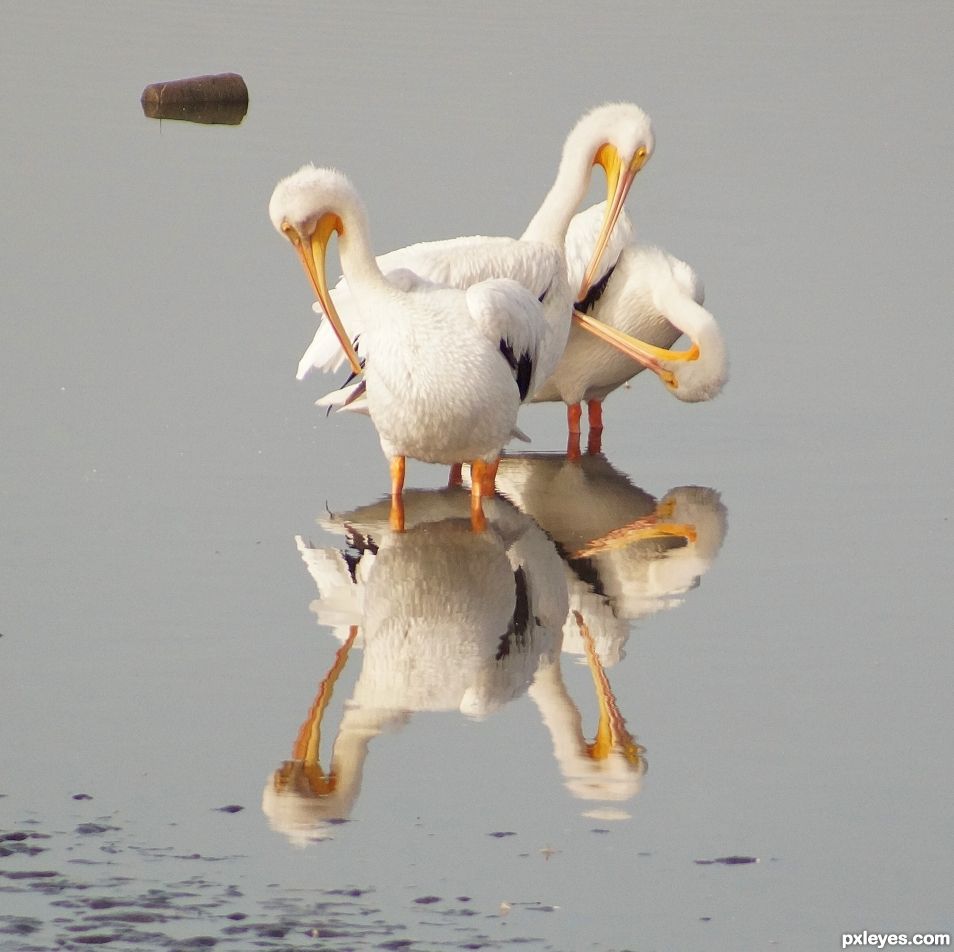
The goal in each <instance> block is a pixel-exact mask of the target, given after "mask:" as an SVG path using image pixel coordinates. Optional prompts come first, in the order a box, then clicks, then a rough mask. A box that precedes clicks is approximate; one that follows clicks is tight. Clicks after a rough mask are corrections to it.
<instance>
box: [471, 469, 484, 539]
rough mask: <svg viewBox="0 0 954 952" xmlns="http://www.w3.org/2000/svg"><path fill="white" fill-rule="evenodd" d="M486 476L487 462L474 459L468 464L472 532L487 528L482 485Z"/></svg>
mask: <svg viewBox="0 0 954 952" xmlns="http://www.w3.org/2000/svg"><path fill="white" fill-rule="evenodd" d="M486 477H487V464H486V463H485V462H484V461H483V460H482V459H475V460H474V461H473V462H472V463H471V464H470V527H471V529H473V530H474V532H483V531H484V529H486V528H487V519H486V518H485V516H484V506H483V487H484V480H485V479H486Z"/></svg>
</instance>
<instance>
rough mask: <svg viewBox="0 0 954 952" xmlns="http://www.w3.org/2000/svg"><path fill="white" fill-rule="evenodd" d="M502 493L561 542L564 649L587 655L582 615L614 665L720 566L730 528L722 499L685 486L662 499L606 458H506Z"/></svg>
mask: <svg viewBox="0 0 954 952" xmlns="http://www.w3.org/2000/svg"><path fill="white" fill-rule="evenodd" d="M496 482H497V489H498V491H499V492H500V493H502V494H503V496H504V497H505V498H506V499H509V500H510V501H511V502H512V503H514V505H516V506H518V507H519V508H520V509H521V510H522V511H523V512H525V513H526V514H527V515H528V516H530V517H531V518H532V519H533V520H534V521H535V522H536V523H537V524H538V525H539V526H540V527H541V528H542V529H543V530H544V532H546V533H547V535H548V536H549V537H550V538H551V539H552V540H553V543H554V545H556V547H557V549H558V551H559V552H560V553H561V555H562V557H563V559H564V560H565V564H566V570H565V571H566V576H567V588H568V591H569V593H570V615H569V616H568V617H567V620H566V624H565V625H564V628H563V650H564V652H570V653H572V654H585V653H586V651H585V641H581V636H580V629H579V625H578V624H577V622H576V621H575V619H574V618H573V615H572V613H573V610H578V611H579V612H581V613H582V615H583V617H584V619H585V622H586V624H587V626H588V628H589V631H590V632H591V633H592V637H593V641H594V644H595V648H596V651H597V654H598V656H599V658H600V660H601V661H602V663H603V664H604V665H606V666H607V667H609V666H611V665H614V664H616V663H617V662H618V661H619V660H620V659H621V658H622V657H623V656H624V650H623V649H624V646H625V644H626V641H627V640H628V638H629V634H630V629H631V627H632V624H633V622H635V621H638V620H640V619H644V618H647V617H649V616H650V615H653V614H655V613H657V612H661V611H668V610H670V609H673V608H675V607H677V606H678V605H680V604H681V603H682V602H683V600H684V599H685V598H686V597H687V594H688V593H689V592H691V591H693V590H694V589H695V588H696V587H697V586H698V585H699V583H700V580H701V579H702V577H703V576H704V575H705V574H706V573H707V572H708V571H709V570H710V569H711V568H712V566H713V564H714V563H715V560H716V558H717V556H718V554H719V551H720V550H721V548H722V544H723V541H724V539H725V536H726V533H727V531H728V514H727V511H726V507H725V505H724V504H723V503H722V501H721V498H720V496H719V493H718V492H716V491H715V490H713V489H709V488H707V487H703V486H679V487H675V488H673V489H670V490H669V491H668V492H667V493H666V494H665V495H664V496H662V498H659V499H657V498H656V497H655V496H653V495H652V494H650V493H648V492H646V491H645V490H644V489H641V488H639V487H637V486H634V485H633V483H632V481H631V480H630V478H629V477H628V476H627V475H626V474H624V473H621V472H620V471H619V470H617V469H616V468H615V467H613V466H612V464H611V463H610V462H609V461H608V460H607V459H606V457H605V456H603V455H602V454H598V455H586V456H583V457H581V458H580V459H579V460H576V461H570V460H567V459H566V458H565V457H564V456H562V455H561V454H556V453H525V454H521V455H505V456H504V457H503V458H502V459H501V461H500V469H499V470H498V473H497V481H496Z"/></svg>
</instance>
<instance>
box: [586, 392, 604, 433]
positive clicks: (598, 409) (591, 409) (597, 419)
mask: <svg viewBox="0 0 954 952" xmlns="http://www.w3.org/2000/svg"><path fill="white" fill-rule="evenodd" d="M586 412H587V416H588V418H589V423H590V431H591V432H592V431H593V430H600V431H602V429H603V401H602V400H587V401H586Z"/></svg>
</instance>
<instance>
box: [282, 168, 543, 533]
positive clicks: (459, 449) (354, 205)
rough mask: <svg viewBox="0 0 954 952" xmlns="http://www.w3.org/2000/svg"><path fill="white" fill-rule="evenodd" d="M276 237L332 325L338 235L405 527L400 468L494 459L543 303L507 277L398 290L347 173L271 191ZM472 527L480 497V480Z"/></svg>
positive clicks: (533, 346) (531, 363)
mask: <svg viewBox="0 0 954 952" xmlns="http://www.w3.org/2000/svg"><path fill="white" fill-rule="evenodd" d="M269 214H270V216H271V219H272V223H273V224H274V226H275V228H276V229H277V230H278V231H279V232H280V233H282V234H284V235H285V236H286V237H287V238H288V239H289V240H290V241H291V242H292V244H293V246H294V247H295V248H296V250H297V251H298V253H299V255H300V257H301V259H302V262H303V264H304V266H305V270H306V271H307V273H308V274H309V276H310V277H311V280H312V284H313V285H314V289H315V292H316V294H317V295H318V297H319V300H320V301H321V303H322V304H323V306H324V307H325V308H326V310H327V312H328V315H329V318H331V319H332V320H336V318H337V315H336V309H335V304H334V303H333V302H332V300H331V297H330V295H329V293H328V290H327V284H326V282H325V253H326V248H327V243H328V241H329V239H330V237H331V235H332V234H333V233H337V234H338V241H339V252H340V258H341V266H342V270H343V271H344V274H345V276H346V278H347V280H348V287H349V294H350V295H351V297H352V299H353V301H354V303H355V305H356V308H357V312H358V313H360V314H361V315H362V318H363V324H364V328H363V331H362V333H363V335H364V338H365V340H366V343H367V347H368V350H369V354H371V353H373V356H369V358H368V360H367V362H366V367H365V371H366V380H367V405H368V410H369V413H370V415H371V419H372V421H373V422H374V425H375V427H376V429H377V431H378V435H379V438H380V441H381V448H382V450H383V451H384V454H385V455H386V456H387V457H388V459H389V460H390V461H391V467H392V499H393V500H394V511H393V516H394V519H395V525H396V526H397V524H398V522H400V520H401V519H402V518H403V517H402V516H401V509H400V498H401V491H402V488H403V481H404V458H405V457H407V456H410V457H412V458H414V459H418V460H423V461H424V462H429V463H445V464H455V463H461V462H464V461H472V462H473V463H474V465H478V464H484V463H486V462H489V461H492V460H494V459H496V457H497V456H498V455H499V453H500V450H501V449H502V447H503V446H504V444H505V443H507V441H508V440H509V439H510V436H511V433H512V432H513V429H514V427H515V425H516V418H517V410H518V408H519V407H520V404H521V402H522V400H523V399H524V398H525V397H526V396H527V394H528V392H529V391H530V389H531V388H532V386H533V382H534V373H535V368H536V367H537V365H538V363H539V358H540V353H541V350H542V348H543V340H544V338H545V336H546V334H547V329H548V328H547V321H546V318H545V316H544V313H543V307H542V305H541V304H540V302H539V301H538V300H537V298H536V296H535V295H534V294H533V293H532V292H531V291H528V290H527V289H526V288H525V287H524V286H523V285H521V284H519V283H517V282H516V281H513V280H511V279H507V278H497V279H492V280H486V281H482V282H479V283H476V284H471V285H469V286H468V287H467V289H466V290H461V289H459V288H456V287H446V286H443V285H440V284H436V283H433V282H431V281H430V280H427V279H424V278H421V277H419V276H417V275H414V274H413V273H411V272H409V271H403V272H402V273H401V280H400V286H396V285H395V284H393V283H391V282H389V281H388V280H387V279H386V278H385V277H384V275H383V274H382V273H381V270H380V268H379V267H378V264H377V262H376V261H375V259H374V257H373V256H372V254H371V251H370V242H369V235H368V226H367V218H366V214H365V211H364V207H363V205H362V203H361V200H360V198H359V197H358V194H357V192H356V191H355V189H354V187H353V186H352V185H351V183H350V182H349V181H348V179H347V178H346V177H345V176H344V175H343V174H342V173H340V172H338V171H336V170H333V169H319V168H316V167H314V166H311V165H307V166H303V167H302V168H301V169H299V171H298V172H296V173H295V174H294V175H291V176H289V177H288V178H286V179H283V180H282V181H281V182H279V183H278V185H277V186H276V187H275V191H274V193H273V195H272V199H271V203H270V206H269ZM474 497H475V528H480V523H481V520H482V516H481V515H480V512H479V506H480V489H479V484H478V482H477V481H475V490H474Z"/></svg>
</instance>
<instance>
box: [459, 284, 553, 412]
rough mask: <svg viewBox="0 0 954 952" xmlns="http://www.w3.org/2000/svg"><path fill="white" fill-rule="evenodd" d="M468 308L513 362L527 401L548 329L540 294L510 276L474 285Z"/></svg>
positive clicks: (509, 361)
mask: <svg viewBox="0 0 954 952" xmlns="http://www.w3.org/2000/svg"><path fill="white" fill-rule="evenodd" d="M466 298H467V307H468V310H469V311H470V314H471V317H473V319H474V323H475V324H476V325H477V326H478V327H479V328H480V329H481V331H482V332H483V333H484V334H485V335H486V336H487V339H488V340H490V341H491V342H492V343H495V344H497V346H498V347H499V348H500V353H501V354H502V355H503V357H504V359H505V360H506V361H507V363H508V364H509V365H510V369H511V371H512V372H513V378H514V380H515V381H516V384H517V388H518V389H519V391H520V399H521V400H525V399H526V397H527V394H528V393H529V392H530V390H531V388H532V382H533V372H534V369H535V364H536V360H537V354H538V351H539V348H540V342H541V339H542V337H543V334H544V333H545V331H546V319H545V318H544V316H543V307H542V305H541V303H540V301H539V299H538V298H537V297H535V296H534V295H533V294H532V293H531V292H530V291H528V290H527V289H526V288H525V287H524V286H523V285H522V284H519V283H518V282H516V281H513V280H511V279H510V278H495V279H493V280H490V281H481V282H480V283H479V284H474V285H471V286H470V287H469V288H468V289H467V291H466Z"/></svg>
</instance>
